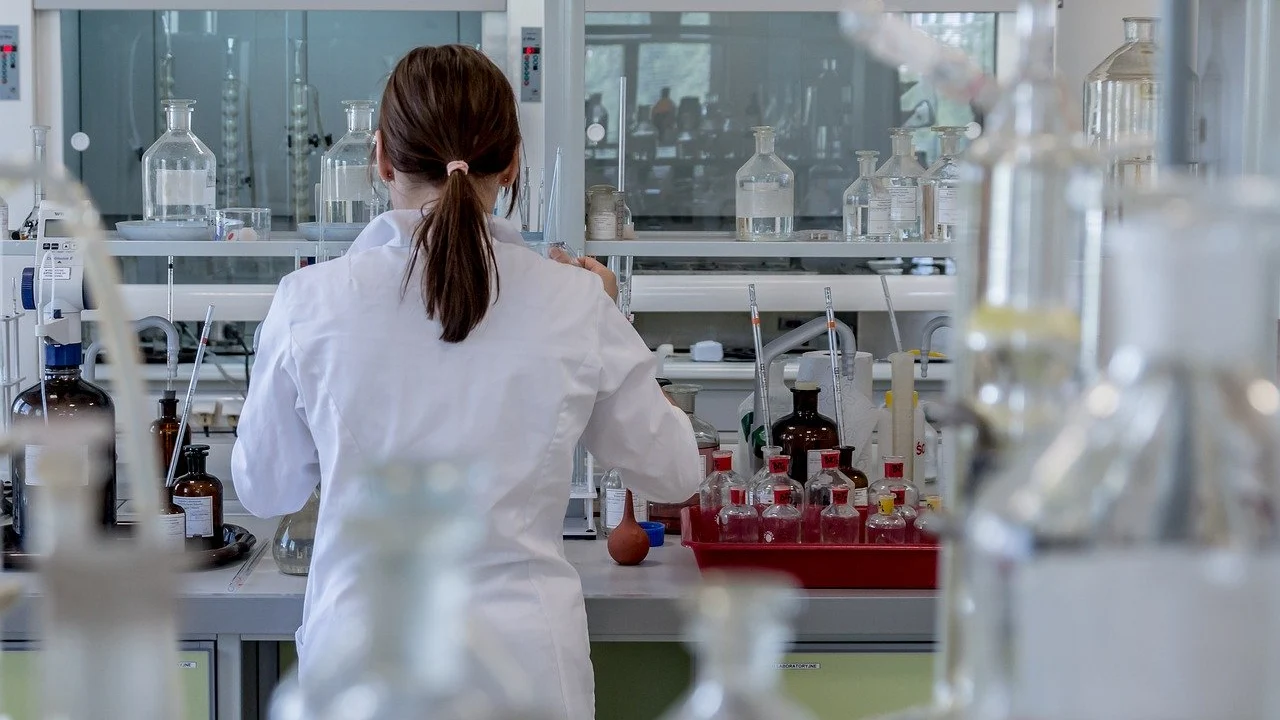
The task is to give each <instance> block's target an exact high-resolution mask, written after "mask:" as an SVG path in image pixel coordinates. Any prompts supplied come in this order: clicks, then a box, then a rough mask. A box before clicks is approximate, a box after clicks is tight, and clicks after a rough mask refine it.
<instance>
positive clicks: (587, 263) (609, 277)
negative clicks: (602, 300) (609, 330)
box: [551, 248, 618, 302]
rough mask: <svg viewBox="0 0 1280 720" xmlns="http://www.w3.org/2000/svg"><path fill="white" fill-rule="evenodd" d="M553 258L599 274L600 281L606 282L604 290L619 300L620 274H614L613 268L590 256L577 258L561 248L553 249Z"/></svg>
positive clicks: (615, 300) (615, 299)
mask: <svg viewBox="0 0 1280 720" xmlns="http://www.w3.org/2000/svg"><path fill="white" fill-rule="evenodd" d="M551 259H552V260H555V261H556V262H561V263H564V264H565V265H573V266H574V267H580V268H582V269H583V270H586V271H588V272H591V273H594V274H595V275H597V276H599V277H600V281H601V282H603V283H604V291H605V292H606V293H609V297H610V298H612V299H613V301H614V302H617V301H618V276H617V275H614V274H613V271H612V270H610V269H609V268H607V267H605V266H604V265H602V264H601V263H600V262H599V261H597V260H595V259H593V258H589V257H584V258H575V257H574V256H572V255H570V254H569V253H567V252H565V251H564V250H561V249H560V248H552V249H551Z"/></svg>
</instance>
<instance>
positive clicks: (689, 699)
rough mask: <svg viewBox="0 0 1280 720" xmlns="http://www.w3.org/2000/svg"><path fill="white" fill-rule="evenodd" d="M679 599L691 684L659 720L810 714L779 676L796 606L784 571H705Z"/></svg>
mask: <svg viewBox="0 0 1280 720" xmlns="http://www.w3.org/2000/svg"><path fill="white" fill-rule="evenodd" d="M684 600H685V602H684V607H685V612H686V614H687V615H688V617H689V622H688V630H687V631H686V637H688V638H689V640H688V642H689V645H690V646H691V647H692V648H693V650H694V654H695V655H696V657H697V662H696V666H697V669H696V670H695V672H694V684H693V687H691V688H689V690H688V691H686V692H685V694H684V695H683V696H682V697H681V699H680V700H678V701H676V705H675V706H674V707H672V708H671V709H669V710H667V712H666V713H664V714H663V715H662V716H661V717H660V718H659V720H779V719H780V718H786V719H787V720H814V718H813V715H812V714H811V713H810V712H809V711H808V710H807V709H805V708H804V707H802V706H800V705H797V704H795V703H793V702H791V700H789V699H788V698H787V695H786V691H785V689H784V688H783V687H782V684H781V683H780V682H779V680H780V675H781V669H780V667H781V666H780V663H781V662H782V655H783V653H784V652H785V651H786V649H787V646H788V644H789V643H790V641H791V630H790V627H789V623H790V621H791V619H792V618H793V617H794V616H795V614H796V612H797V611H798V610H799V607H800V605H799V595H798V593H797V592H796V590H795V586H794V584H793V583H792V581H791V579H790V578H789V577H787V576H784V575H778V574H771V573H759V572H751V573H747V572H736V573H732V572H708V573H707V574H705V575H703V581H702V582H701V583H700V584H699V585H698V586H697V587H696V589H695V590H694V592H693V594H692V595H691V596H689V597H686V598H685V599H684Z"/></svg>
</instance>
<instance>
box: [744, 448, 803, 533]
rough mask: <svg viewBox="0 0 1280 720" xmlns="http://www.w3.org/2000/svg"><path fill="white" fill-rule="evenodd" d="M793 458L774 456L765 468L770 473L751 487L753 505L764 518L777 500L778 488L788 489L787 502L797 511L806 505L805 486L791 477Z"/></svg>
mask: <svg viewBox="0 0 1280 720" xmlns="http://www.w3.org/2000/svg"><path fill="white" fill-rule="evenodd" d="M790 469H791V458H790V457H788V456H786V455H774V456H772V457H770V458H769V460H768V465H767V466H766V467H765V468H764V470H766V471H767V472H768V474H766V475H765V476H764V477H763V478H760V479H759V480H757V481H756V482H755V484H754V485H752V486H751V503H752V504H753V505H755V507H756V512H758V513H760V516H761V517H762V518H763V517H764V511H765V510H768V509H769V506H770V505H772V504H773V503H774V501H775V500H776V499H777V494H776V493H775V492H774V491H775V490H776V489H778V488H786V490H787V493H786V495H785V498H786V502H788V503H790V504H791V505H794V506H795V507H796V508H797V509H799V508H800V507H801V506H803V505H804V485H802V484H800V483H798V482H796V480H795V478H793V477H791V475H790Z"/></svg>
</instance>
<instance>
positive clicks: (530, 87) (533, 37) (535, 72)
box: [520, 27, 542, 102]
mask: <svg viewBox="0 0 1280 720" xmlns="http://www.w3.org/2000/svg"><path fill="white" fill-rule="evenodd" d="M520 102H542V28H540V27H524V28H520Z"/></svg>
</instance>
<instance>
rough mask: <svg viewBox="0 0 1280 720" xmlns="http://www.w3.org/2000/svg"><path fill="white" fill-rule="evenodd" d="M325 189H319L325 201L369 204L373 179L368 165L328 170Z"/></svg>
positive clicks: (371, 197) (371, 198)
mask: <svg viewBox="0 0 1280 720" xmlns="http://www.w3.org/2000/svg"><path fill="white" fill-rule="evenodd" d="M326 185H327V187H324V188H322V189H321V193H322V194H323V196H324V198H325V199H326V200H330V201H334V202H371V201H372V200H373V178H372V176H371V175H370V174H369V166H368V165H346V166H343V167H337V168H330V169H329V178H328V183H326Z"/></svg>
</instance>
